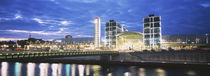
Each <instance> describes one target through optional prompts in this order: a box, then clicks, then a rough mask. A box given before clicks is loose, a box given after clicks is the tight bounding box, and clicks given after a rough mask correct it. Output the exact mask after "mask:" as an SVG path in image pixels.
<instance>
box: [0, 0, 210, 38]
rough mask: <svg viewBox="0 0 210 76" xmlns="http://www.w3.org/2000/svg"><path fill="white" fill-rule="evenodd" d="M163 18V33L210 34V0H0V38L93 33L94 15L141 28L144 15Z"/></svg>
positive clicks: (75, 35)
mask: <svg viewBox="0 0 210 76" xmlns="http://www.w3.org/2000/svg"><path fill="white" fill-rule="evenodd" d="M151 13H154V14H155V15H160V16H161V17H162V18H161V19H162V34H163V35H171V34H205V33H209V34H210V0H0V32H1V33H0V40H1V39H24V38H28V35H29V33H31V35H32V37H34V38H42V39H56V38H64V36H65V35H68V34H70V35H72V36H73V37H93V33H94V24H93V19H94V18H95V17H98V16H99V17H100V18H101V23H102V24H101V26H102V29H101V30H102V31H101V32H102V37H104V27H105V22H108V21H109V20H111V19H113V20H116V21H117V22H119V23H120V24H122V25H124V26H125V27H126V28H127V29H128V30H129V31H138V32H142V28H143V26H142V25H143V18H144V17H147V16H148V15H149V14H151Z"/></svg>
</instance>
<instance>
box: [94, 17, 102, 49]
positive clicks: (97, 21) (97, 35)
mask: <svg viewBox="0 0 210 76" xmlns="http://www.w3.org/2000/svg"><path fill="white" fill-rule="evenodd" d="M94 24H95V30H94V46H95V48H99V47H100V42H101V21H100V17H96V18H95V19H94Z"/></svg>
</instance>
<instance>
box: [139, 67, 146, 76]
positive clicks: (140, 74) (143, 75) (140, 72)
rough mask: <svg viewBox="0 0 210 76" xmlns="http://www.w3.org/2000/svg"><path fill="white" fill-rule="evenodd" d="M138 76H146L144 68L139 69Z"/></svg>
mask: <svg viewBox="0 0 210 76" xmlns="http://www.w3.org/2000/svg"><path fill="white" fill-rule="evenodd" d="M139 76H146V72H145V69H144V68H139Z"/></svg>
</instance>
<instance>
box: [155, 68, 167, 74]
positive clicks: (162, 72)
mask: <svg viewBox="0 0 210 76" xmlns="http://www.w3.org/2000/svg"><path fill="white" fill-rule="evenodd" d="M156 72H157V76H166V72H165V70H163V69H160V68H158V69H156Z"/></svg>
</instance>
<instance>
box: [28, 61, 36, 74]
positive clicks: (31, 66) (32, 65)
mask: <svg viewBox="0 0 210 76" xmlns="http://www.w3.org/2000/svg"><path fill="white" fill-rule="evenodd" d="M35 66H36V64H35V63H28V64H27V76H34V72H35Z"/></svg>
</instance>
